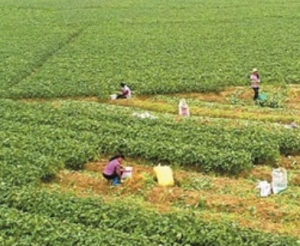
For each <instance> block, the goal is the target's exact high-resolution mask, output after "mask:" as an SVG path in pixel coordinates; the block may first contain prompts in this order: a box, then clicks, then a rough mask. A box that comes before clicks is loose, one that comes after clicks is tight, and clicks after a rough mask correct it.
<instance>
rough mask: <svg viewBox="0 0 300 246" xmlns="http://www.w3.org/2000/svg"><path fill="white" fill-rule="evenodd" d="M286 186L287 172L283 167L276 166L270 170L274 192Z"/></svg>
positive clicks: (276, 192)
mask: <svg viewBox="0 0 300 246" xmlns="http://www.w3.org/2000/svg"><path fill="white" fill-rule="evenodd" d="M286 188H287V172H286V170H285V169H284V168H276V169H273V171H272V189H273V193H274V194H278V193H279V192H281V191H283V190H285V189H286Z"/></svg>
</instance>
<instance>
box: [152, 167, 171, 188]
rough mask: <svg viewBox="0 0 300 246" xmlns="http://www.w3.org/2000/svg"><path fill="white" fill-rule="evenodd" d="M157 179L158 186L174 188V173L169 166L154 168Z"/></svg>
mask: <svg viewBox="0 0 300 246" xmlns="http://www.w3.org/2000/svg"><path fill="white" fill-rule="evenodd" d="M153 170H154V172H155V175H156V177H157V182H158V185H160V186H173V185H174V179H173V172H172V169H171V168H170V167H169V166H160V165H159V166H156V167H154V168H153Z"/></svg>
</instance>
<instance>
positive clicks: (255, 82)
mask: <svg viewBox="0 0 300 246" xmlns="http://www.w3.org/2000/svg"><path fill="white" fill-rule="evenodd" d="M250 83H251V88H252V89H253V91H254V96H253V100H254V101H256V100H257V99H258V93H259V92H258V91H259V85H260V76H259V74H258V71H257V69H256V68H253V70H252V72H251V75H250Z"/></svg>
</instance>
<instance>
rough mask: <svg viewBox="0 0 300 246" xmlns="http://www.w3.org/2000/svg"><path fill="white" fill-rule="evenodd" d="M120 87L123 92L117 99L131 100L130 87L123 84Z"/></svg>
mask: <svg viewBox="0 0 300 246" xmlns="http://www.w3.org/2000/svg"><path fill="white" fill-rule="evenodd" d="M120 86H121V87H122V91H121V93H119V94H118V95H117V99H122V98H123V99H125V98H127V99H128V98H131V90H130V89H129V87H128V86H127V85H126V84H125V83H121V84H120Z"/></svg>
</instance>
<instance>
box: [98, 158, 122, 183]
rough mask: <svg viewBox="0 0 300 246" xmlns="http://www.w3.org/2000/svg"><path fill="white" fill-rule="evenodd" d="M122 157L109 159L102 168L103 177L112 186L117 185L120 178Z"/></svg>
mask: <svg viewBox="0 0 300 246" xmlns="http://www.w3.org/2000/svg"><path fill="white" fill-rule="evenodd" d="M124 159H125V158H124V155H115V156H113V157H112V158H110V159H109V162H108V163H107V165H106V166H105V168H104V171H103V177H104V178H106V179H107V180H108V181H112V184H113V185H119V184H120V183H121V177H122V162H123V160H124Z"/></svg>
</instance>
